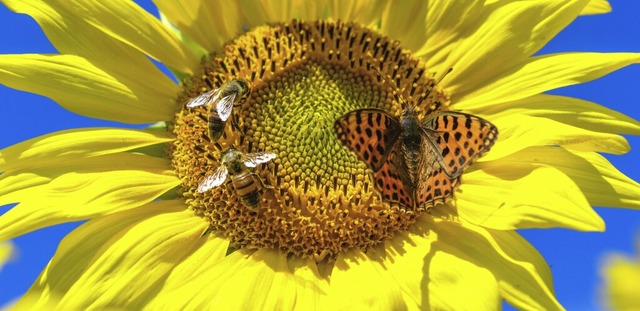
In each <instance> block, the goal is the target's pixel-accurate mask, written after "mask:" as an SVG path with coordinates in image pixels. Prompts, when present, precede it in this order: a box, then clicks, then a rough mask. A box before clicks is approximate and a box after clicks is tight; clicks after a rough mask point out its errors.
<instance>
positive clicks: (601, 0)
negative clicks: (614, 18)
mask: <svg viewBox="0 0 640 311" xmlns="http://www.w3.org/2000/svg"><path fill="white" fill-rule="evenodd" d="M609 12H611V5H610V4H609V2H608V1H607V0H591V1H589V4H587V6H586V7H584V9H583V10H582V12H580V14H582V15H592V14H603V13H609Z"/></svg>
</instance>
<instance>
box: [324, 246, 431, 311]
mask: <svg viewBox="0 0 640 311" xmlns="http://www.w3.org/2000/svg"><path fill="white" fill-rule="evenodd" d="M414 268H416V269H419V267H414ZM330 290H331V291H330V292H329V299H330V300H331V301H332V302H333V303H335V304H336V306H339V307H340V308H343V309H345V310H405V309H407V302H405V301H404V299H402V298H403V293H402V290H401V288H400V285H399V284H398V282H396V281H395V280H394V279H393V277H392V276H391V274H390V273H389V272H388V271H387V269H386V268H385V266H384V265H383V263H382V262H381V261H380V260H374V259H372V258H371V257H369V256H367V255H366V254H363V253H362V251H359V250H351V251H349V252H347V253H346V254H341V255H339V256H338V258H337V259H336V263H335V266H334V267H333V271H332V273H331V289H330Z"/></svg>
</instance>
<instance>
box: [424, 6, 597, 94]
mask: <svg viewBox="0 0 640 311" xmlns="http://www.w3.org/2000/svg"><path fill="white" fill-rule="evenodd" d="M587 1H588V0H579V1H556V0H537V1H506V2H505V1H502V2H500V3H494V4H490V5H486V6H485V7H484V8H483V11H482V15H481V17H480V18H481V20H480V21H479V24H478V25H477V26H475V27H473V26H469V25H468V24H467V21H466V17H464V18H463V19H462V20H460V21H447V22H446V23H447V24H452V23H462V24H463V25H465V27H469V28H470V30H467V31H472V33H463V34H460V35H459V36H457V38H462V39H460V41H459V42H452V44H451V45H450V46H449V47H448V48H447V50H448V51H450V55H448V58H447V59H446V60H444V61H443V62H441V63H433V64H435V65H437V66H438V67H436V68H435V70H437V71H438V72H443V71H445V70H448V69H449V68H453V71H452V72H451V73H449V74H448V75H447V77H446V78H445V79H444V80H443V81H442V85H443V86H445V87H446V88H448V89H450V90H452V91H451V94H454V96H456V100H455V101H454V103H455V102H457V98H460V97H461V96H462V95H459V94H466V93H467V92H469V91H468V90H475V89H478V88H481V87H482V86H483V85H486V84H487V82H488V81H492V80H494V79H495V78H496V77H499V76H500V75H501V74H502V73H504V72H505V71H512V70H513V68H514V67H519V66H521V64H522V63H523V61H525V59H526V58H527V57H529V56H531V55H533V54H534V53H535V52H537V51H538V50H539V49H540V48H541V47H542V46H544V45H545V44H546V43H547V42H548V41H549V40H550V39H551V38H553V37H554V36H555V35H556V34H557V33H558V32H560V30H562V29H564V28H565V27H566V26H567V25H568V24H569V23H571V22H572V21H573V20H574V19H575V18H576V16H578V13H579V12H580V11H581V10H582V8H583V7H584V6H585V5H586V2H587ZM476 14H477V13H476ZM471 18H472V20H474V19H475V18H476V17H475V16H474V15H473V14H472V15H471ZM440 29H442V28H440ZM444 29H446V28H444ZM431 42H432V40H429V41H428V42H427V44H431ZM429 64H431V61H429ZM455 94H458V95H455ZM458 96H460V97H458Z"/></svg>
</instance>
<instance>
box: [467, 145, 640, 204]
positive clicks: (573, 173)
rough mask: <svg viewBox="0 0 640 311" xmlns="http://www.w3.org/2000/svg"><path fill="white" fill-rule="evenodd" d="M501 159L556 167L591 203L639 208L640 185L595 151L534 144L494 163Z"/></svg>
mask: <svg viewBox="0 0 640 311" xmlns="http://www.w3.org/2000/svg"><path fill="white" fill-rule="evenodd" d="M502 161H507V162H509V163H511V164H512V165H514V166H520V167H522V168H526V167H534V166H535V167H538V166H549V167H554V168H556V169H558V170H560V171H562V172H563V173H564V174H566V176H568V177H569V178H571V179H572V180H573V181H574V182H575V183H576V185H577V186H578V187H579V188H580V192H582V193H583V194H584V195H585V197H586V198H587V200H588V201H589V204H590V205H593V206H611V207H629V208H640V184H638V183H637V182H635V181H634V180H633V179H631V178H629V177H627V176H625V175H624V174H622V173H621V172H620V171H618V169H616V168H615V167H614V166H613V165H612V164H611V163H610V162H609V161H608V160H607V159H606V158H604V157H603V156H601V155H599V154H597V153H595V152H575V151H572V152H570V151H568V150H565V149H563V148H557V147H550V146H543V147H531V148H527V149H524V150H522V151H520V152H518V153H515V154H513V155H511V156H509V157H507V158H504V159H500V160H497V161H495V163H496V164H495V165H497V166H500V165H502V164H499V163H502ZM483 165H484V164H483ZM465 176H466V175H465ZM466 181H467V180H466V179H465V182H466ZM464 186H465V185H464V184H463V185H462V186H461V187H464ZM536 189H537V188H536ZM564 208H565V205H562V207H561V209H564Z"/></svg>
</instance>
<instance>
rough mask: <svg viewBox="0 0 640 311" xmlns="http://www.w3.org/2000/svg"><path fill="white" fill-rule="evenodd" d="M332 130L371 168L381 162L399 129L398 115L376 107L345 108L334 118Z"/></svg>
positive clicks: (382, 162)
mask: <svg viewBox="0 0 640 311" xmlns="http://www.w3.org/2000/svg"><path fill="white" fill-rule="evenodd" d="M334 130H335V132H336V134H337V135H338V138H339V139H340V141H342V143H343V144H344V145H345V146H347V147H348V148H349V149H350V150H351V151H353V152H355V153H356V155H357V156H358V158H359V159H360V160H361V161H364V162H365V163H367V165H368V166H369V167H371V169H372V170H373V171H374V172H377V171H378V170H380V168H381V167H382V166H383V165H384V164H385V162H386V159H387V156H388V155H389V153H390V152H391V150H392V149H393V146H394V145H395V144H396V142H397V141H398V137H400V132H401V128H400V123H399V122H398V119H397V118H395V117H393V116H391V115H389V114H388V113H386V112H385V111H383V110H380V109H359V110H354V111H351V112H348V113H346V114H345V115H343V116H342V117H340V118H339V119H338V120H336V122H335V124H334Z"/></svg>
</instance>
